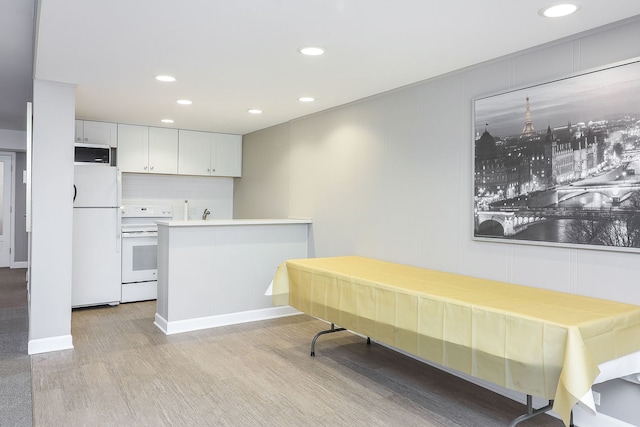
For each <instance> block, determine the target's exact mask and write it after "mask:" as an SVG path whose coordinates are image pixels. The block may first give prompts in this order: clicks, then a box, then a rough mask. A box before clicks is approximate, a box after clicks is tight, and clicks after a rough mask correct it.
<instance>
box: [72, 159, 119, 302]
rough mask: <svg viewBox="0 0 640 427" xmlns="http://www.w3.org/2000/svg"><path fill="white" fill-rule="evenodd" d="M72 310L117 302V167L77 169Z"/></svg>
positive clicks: (95, 166)
mask: <svg viewBox="0 0 640 427" xmlns="http://www.w3.org/2000/svg"><path fill="white" fill-rule="evenodd" d="M74 175H75V176H74V198H73V256H72V258H73V275H72V286H71V289H72V291H71V306H72V307H86V306H93V305H104V304H110V305H116V304H119V302H120V292H121V280H120V269H121V262H122V261H121V256H120V238H121V230H120V203H119V202H120V179H119V175H118V170H117V168H116V167H112V166H106V165H94V164H88V165H76V166H75V174H74Z"/></svg>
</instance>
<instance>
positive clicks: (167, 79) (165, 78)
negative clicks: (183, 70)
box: [156, 76, 176, 82]
mask: <svg viewBox="0 0 640 427" xmlns="http://www.w3.org/2000/svg"><path fill="white" fill-rule="evenodd" d="M156 80H158V81H161V82H175V81H176V78H175V77H173V76H156Z"/></svg>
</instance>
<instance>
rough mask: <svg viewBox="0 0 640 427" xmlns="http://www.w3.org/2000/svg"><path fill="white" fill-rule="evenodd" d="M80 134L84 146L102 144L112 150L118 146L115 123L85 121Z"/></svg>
mask: <svg viewBox="0 0 640 427" xmlns="http://www.w3.org/2000/svg"><path fill="white" fill-rule="evenodd" d="M82 133H83V135H82V141H81V142H83V143H85V144H104V145H109V146H111V147H114V148H116V147H117V146H118V125H117V124H116V123H106V122H91V121H87V120H85V121H84V123H83V132H82Z"/></svg>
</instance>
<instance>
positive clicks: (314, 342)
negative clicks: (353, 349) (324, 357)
mask: <svg viewBox="0 0 640 427" xmlns="http://www.w3.org/2000/svg"><path fill="white" fill-rule="evenodd" d="M340 331H346V329H345V328H336V327H335V325H334V324H333V323H332V324H331V329H327V330H326V331H320V332H318V333H317V334H316V336H315V337H313V341H312V342H311V357H314V356H315V355H316V341H318V338H320V335H324V334H331V333H333V332H340Z"/></svg>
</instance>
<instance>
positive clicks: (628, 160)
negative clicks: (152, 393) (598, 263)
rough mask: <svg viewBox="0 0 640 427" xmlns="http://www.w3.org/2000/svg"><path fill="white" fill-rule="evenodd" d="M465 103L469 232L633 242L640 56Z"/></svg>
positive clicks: (639, 210)
mask: <svg viewBox="0 0 640 427" xmlns="http://www.w3.org/2000/svg"><path fill="white" fill-rule="evenodd" d="M472 103H473V106H472V108H473V114H472V116H473V143H472V146H473V149H472V152H473V157H472V159H473V161H472V164H473V166H472V167H473V176H472V182H473V184H472V185H473V192H472V198H473V203H472V206H473V227H472V229H473V231H472V233H473V236H472V239H474V240H480V241H491V242H503V243H522V244H532V245H549V246H561V247H573V248H584V249H596V250H618V251H636V252H637V251H639V250H640V58H636V59H633V60H629V61H625V62H621V63H616V64H611V65H608V66H605V67H601V68H598V69H595V70H590V71H585V72H581V73H577V74H574V75H571V76H568V77H564V78H561V79H557V80H552V81H547V82H544V83H539V84H535V85H529V86H525V87H521V88H517V89H511V90H508V91H503V92H499V93H495V94H490V95H485V96H480V97H477V98H475V99H473V101H472Z"/></svg>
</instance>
